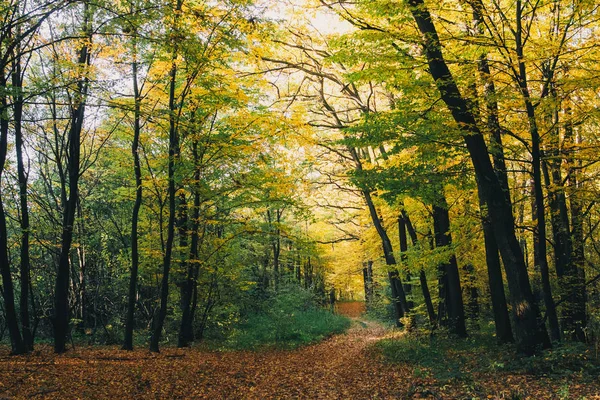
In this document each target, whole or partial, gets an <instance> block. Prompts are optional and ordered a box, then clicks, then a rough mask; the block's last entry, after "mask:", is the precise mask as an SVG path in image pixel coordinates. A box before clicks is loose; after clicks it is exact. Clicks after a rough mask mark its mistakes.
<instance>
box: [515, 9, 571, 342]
mask: <svg viewBox="0 0 600 400" xmlns="http://www.w3.org/2000/svg"><path fill="white" fill-rule="evenodd" d="M522 11H523V7H522V5H521V0H517V2H516V23H517V26H516V30H515V47H516V52H517V58H518V60H519V88H520V91H521V95H522V96H523V100H524V102H525V109H526V112H527V119H528V122H529V133H530V134H531V158H532V160H531V162H532V166H533V187H534V194H535V203H536V215H535V218H536V222H537V230H538V232H537V233H538V243H537V245H538V255H539V268H540V274H541V277H542V289H543V291H544V304H545V305H546V314H547V315H548V322H549V325H550V337H551V338H552V340H556V341H558V340H560V328H559V326H558V317H557V314H556V306H555V305H554V299H553V298H552V287H551V284H550V272H549V270H548V258H547V255H546V247H547V246H546V210H545V209H544V192H543V189H542V173H541V165H542V164H541V149H540V135H539V130H538V125H537V121H536V116H535V108H534V106H533V103H532V101H531V97H530V95H529V87H528V83H527V70H526V67H525V61H524V58H523V44H522V33H523V30H522V19H521V14H522Z"/></svg>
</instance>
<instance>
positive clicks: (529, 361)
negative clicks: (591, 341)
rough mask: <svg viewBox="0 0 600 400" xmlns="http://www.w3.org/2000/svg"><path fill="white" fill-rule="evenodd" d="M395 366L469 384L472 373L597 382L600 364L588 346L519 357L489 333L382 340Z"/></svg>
mask: <svg viewBox="0 0 600 400" xmlns="http://www.w3.org/2000/svg"><path fill="white" fill-rule="evenodd" d="M374 350H375V351H377V352H380V353H381V354H382V355H383V356H384V359H385V360H387V361H388V362H391V363H402V364H408V365H411V366H412V368H413V374H414V375H415V376H416V377H433V378H435V379H437V380H439V381H452V380H460V381H463V382H465V381H471V380H472V379H473V376H472V374H473V373H484V374H490V373H494V372H502V371H503V372H507V373H511V374H528V375H535V376H547V377H552V378H568V377H573V376H577V377H581V378H584V379H585V378H589V379H593V378H594V377H597V376H598V374H600V360H599V359H598V358H596V356H595V353H594V352H593V351H592V349H591V348H589V347H588V346H587V345H584V344H581V343H563V344H558V345H556V346H555V347H554V348H553V349H551V350H546V351H543V352H542V353H540V354H538V355H536V356H533V357H522V356H520V355H518V354H516V352H515V350H514V347H513V346H511V345H498V344H496V343H495V341H494V338H493V337H492V336H491V335H489V333H481V334H474V335H472V336H471V337H469V338H468V339H457V338H449V337H445V336H433V337H429V336H423V337H411V336H405V337H401V338H394V339H386V340H382V341H380V342H378V343H376V344H375V345H374Z"/></svg>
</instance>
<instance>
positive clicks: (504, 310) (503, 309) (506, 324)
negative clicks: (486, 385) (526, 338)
mask: <svg viewBox="0 0 600 400" xmlns="http://www.w3.org/2000/svg"><path fill="white" fill-rule="evenodd" d="M478 193H479V209H480V210H481V225H482V227H483V242H484V245H485V261H486V264H487V272H488V285H489V287H490V297H491V300H492V311H493V313H494V325H495V327H496V339H497V340H498V343H512V342H514V338H513V334H512V329H511V322H510V317H509V315H508V307H507V306H506V295H505V293H504V279H503V277H502V265H501V264H500V257H499V255H498V244H497V243H496V238H495V237H494V232H493V230H492V225H491V223H490V219H489V215H488V213H487V209H486V207H485V202H484V200H483V198H482V196H481V191H478Z"/></svg>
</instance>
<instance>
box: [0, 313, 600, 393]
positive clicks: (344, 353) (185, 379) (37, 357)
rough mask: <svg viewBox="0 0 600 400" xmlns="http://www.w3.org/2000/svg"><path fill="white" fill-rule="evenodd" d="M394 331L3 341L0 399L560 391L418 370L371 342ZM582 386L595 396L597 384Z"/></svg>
mask: <svg viewBox="0 0 600 400" xmlns="http://www.w3.org/2000/svg"><path fill="white" fill-rule="evenodd" d="M388 334H389V332H386V331H385V330H384V329H383V328H382V327H381V326H379V325H377V324H375V323H372V322H362V321H357V322H355V324H354V325H353V327H352V328H351V329H350V330H349V331H348V333H347V334H344V335H337V336H334V337H332V338H330V339H328V340H326V341H324V342H321V343H318V344H315V345H312V346H308V347H304V348H301V349H297V350H293V351H283V350H277V351H275V350H269V351H263V352H238V351H236V352H209V351H201V350H197V349H186V350H179V349H173V348H165V349H164V350H163V351H162V352H161V353H160V354H158V355H156V354H150V353H148V352H147V351H145V350H136V351H134V352H122V351H120V350H118V349H116V348H104V349H98V348H79V349H76V350H74V351H71V352H69V353H67V354H65V355H62V356H55V355H53V354H52V353H51V351H50V349H49V348H46V349H44V350H42V351H41V352H38V353H36V354H33V355H29V356H25V357H9V356H8V355H7V352H6V349H3V350H2V353H1V354H0V355H1V357H0V399H26V398H34V399H36V398H37V399H42V398H43V399H109V398H110V399H152V398H156V399H194V398H199V399H412V398H429V399H463V398H464V399H467V398H468V399H471V398H494V399H504V398H510V397H509V396H510V394H511V393H515V392H518V393H522V394H521V396H522V397H520V398H523V399H525V398H537V399H542V398H543V399H551V398H559V397H558V396H557V393H558V391H557V390H558V389H557V388H560V387H561V385H563V383H561V382H555V381H550V380H546V379H539V378H535V377H530V376H523V375H517V376H514V375H511V376H508V375H506V376H504V375H503V374H486V375H480V376H475V378H476V380H475V381H469V382H461V381H457V382H453V383H451V384H449V383H448V382H445V383H441V382H437V381H435V380H434V379H433V378H415V377H414V376H413V373H414V371H415V366H411V365H390V364H387V363H384V362H383V361H382V360H381V359H380V357H379V356H378V355H377V354H374V352H372V351H369V346H370V344H372V343H374V342H376V341H377V340H380V339H381V338H383V337H384V336H386V335H388ZM577 392H578V393H580V394H585V395H587V396H588V397H587V398H588V399H593V398H597V397H595V396H594V394H597V393H598V392H597V391H594V389H593V388H586V387H583V388H582V387H580V388H579V390H578V391H577ZM571 394H573V392H571ZM474 395H475V396H474ZM563 398H564V397H563ZM569 398H571V397H569ZM572 398H581V397H572Z"/></svg>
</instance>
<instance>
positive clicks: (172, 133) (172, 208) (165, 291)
mask: <svg viewBox="0 0 600 400" xmlns="http://www.w3.org/2000/svg"><path fill="white" fill-rule="evenodd" d="M182 5H183V0H177V4H176V8H175V10H174V11H175V14H174V24H173V25H174V29H173V30H174V31H177V22H178V19H179V14H180V12H181V7H182ZM173 46H174V47H173V54H172V60H171V71H170V72H169V78H170V79H169V80H170V81H169V167H168V169H169V185H168V196H169V220H168V222H167V224H168V225H167V242H166V244H165V254H164V257H163V275H162V281H161V284H160V308H159V311H158V315H156V317H155V319H154V327H153V329H152V336H151V338H150V351H151V352H155V353H158V352H159V350H160V349H159V344H160V338H161V335H162V329H163V325H164V322H165V318H166V316H167V303H168V302H169V273H170V271H171V256H172V253H173V241H174V239H175V218H176V214H177V204H176V195H177V193H176V187H175V180H176V177H175V164H176V162H177V159H178V158H179V154H178V149H179V132H178V129H177V121H176V120H177V112H176V110H177V107H178V105H177V104H176V100H177V99H176V95H175V88H176V86H177V64H176V59H177V53H178V46H177V44H176V43H174V44H173Z"/></svg>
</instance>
